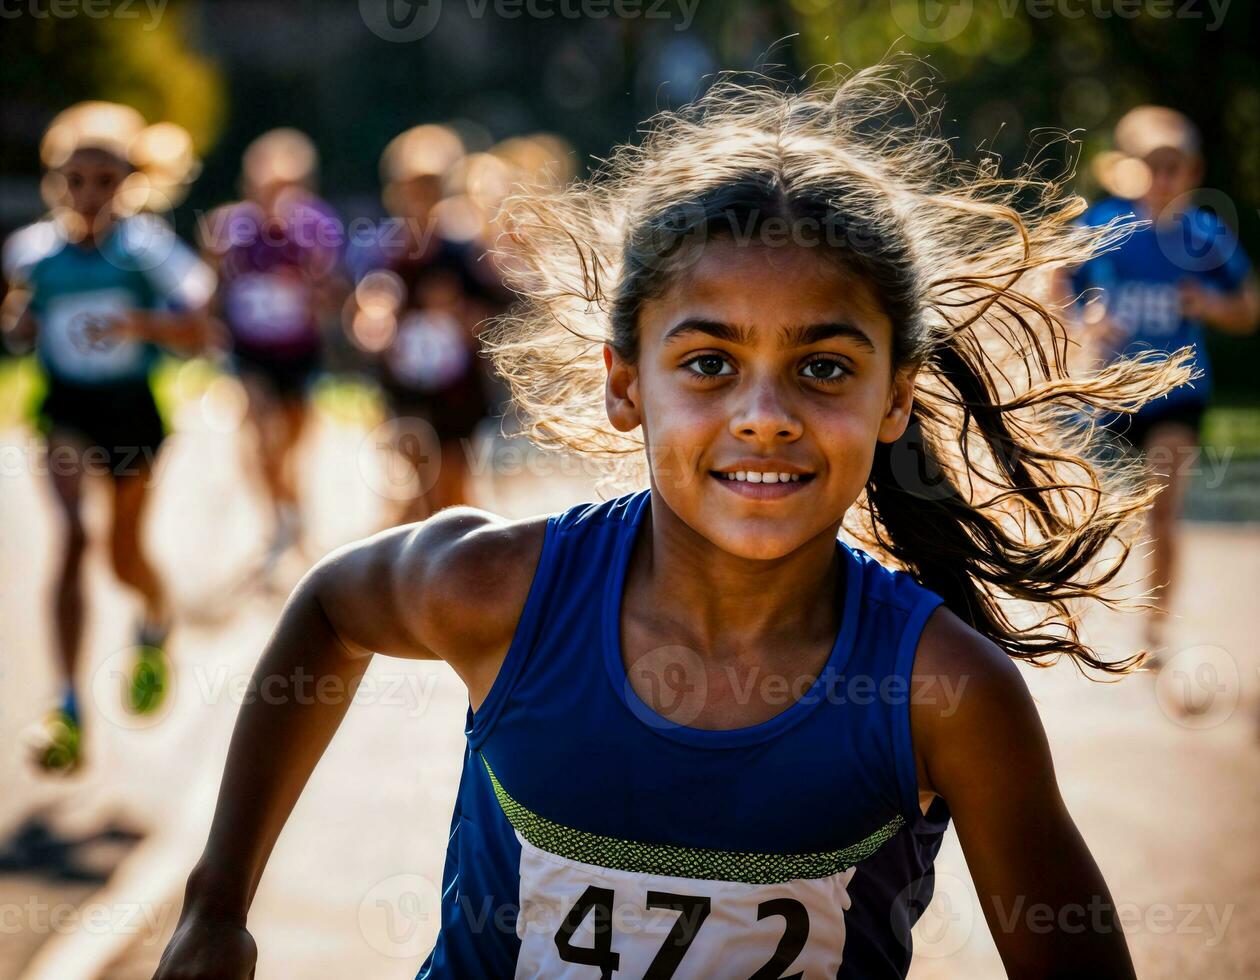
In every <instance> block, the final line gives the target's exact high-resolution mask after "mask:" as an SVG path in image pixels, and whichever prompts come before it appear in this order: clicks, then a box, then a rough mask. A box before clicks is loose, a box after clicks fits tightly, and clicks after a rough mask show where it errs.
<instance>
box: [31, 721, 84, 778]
mask: <svg viewBox="0 0 1260 980" xmlns="http://www.w3.org/2000/svg"><path fill="white" fill-rule="evenodd" d="M82 734H83V733H82V730H81V729H80V728H79V722H78V719H76V718H75V717H74V716H73V715H71V714H70V713H69V712H67V711H66V710H65V709H63V708H55V709H53V710H52V711H50V712H48V714H47V715H46V716H45V718H44V720H43V721H42V722H40V723H39V724H37V725H34V726H33V727H32V728H31V729H30V730H29V731H28V733H27V744H28V745H29V748H30V754H31V760H32V761H33V762H34V763H35V765H36V766H37V767H39V768H40V769H42V770H43V771H44V772H48V773H55V774H57V775H62V776H65V775H69V774H70V773H72V772H74V771H75V770H76V769H78V768H79V764H80V762H82V761H83V755H82V744H83V738H82Z"/></svg>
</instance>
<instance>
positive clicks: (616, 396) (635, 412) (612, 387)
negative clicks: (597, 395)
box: [604, 344, 643, 432]
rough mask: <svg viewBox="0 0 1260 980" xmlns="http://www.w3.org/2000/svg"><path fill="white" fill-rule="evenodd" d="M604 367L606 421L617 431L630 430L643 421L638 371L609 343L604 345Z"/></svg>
mask: <svg viewBox="0 0 1260 980" xmlns="http://www.w3.org/2000/svg"><path fill="white" fill-rule="evenodd" d="M604 367H605V368H607V369H608V377H607V379H606V380H605V383H604V408H605V409H606V410H607V412H608V421H610V422H611V423H612V424H613V428H615V429H616V430H617V431H618V432H631V431H633V430H634V429H637V428H638V427H639V426H640V425H641V424H642V423H643V416H642V413H641V412H640V411H639V371H638V368H637V367H635V365H634V364H632V363H631V362H629V361H627V360H626V359H625V358H623V357H622V356H621V355H620V354H618V353H617V352H616V351H615V350H613V348H612V346H611V345H610V344H605V345H604Z"/></svg>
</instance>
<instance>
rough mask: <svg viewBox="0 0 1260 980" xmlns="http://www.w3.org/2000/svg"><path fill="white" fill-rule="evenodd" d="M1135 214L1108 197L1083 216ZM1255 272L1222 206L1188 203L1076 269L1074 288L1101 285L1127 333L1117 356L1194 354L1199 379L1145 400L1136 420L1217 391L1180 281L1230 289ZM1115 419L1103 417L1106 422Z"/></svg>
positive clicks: (1199, 401)
mask: <svg viewBox="0 0 1260 980" xmlns="http://www.w3.org/2000/svg"><path fill="white" fill-rule="evenodd" d="M1136 214H1137V210H1136V208H1135V205H1134V202H1132V201H1126V200H1122V199H1120V198H1107V199H1105V200H1102V201H1099V202H1098V203H1097V204H1095V205H1093V206H1092V207H1091V208H1089V210H1087V211H1086V212H1085V213H1084V214H1083V215H1082V216H1081V219H1080V220H1081V222H1082V223H1083V224H1087V225H1095V226H1096V225H1105V224H1108V223H1110V222H1112V221H1115V220H1116V219H1118V218H1122V217H1128V218H1131V217H1133V216H1135V215H1136ZM1144 217H1148V216H1145V215H1144ZM1250 273H1251V263H1250V261H1249V260H1248V259H1247V255H1246V253H1245V252H1244V251H1243V250H1242V247H1241V246H1240V245H1239V244H1238V240H1237V239H1236V238H1235V237H1234V234H1233V232H1232V231H1231V230H1230V228H1229V226H1228V225H1227V224H1225V222H1224V221H1223V220H1222V219H1221V218H1220V216H1219V215H1217V214H1216V212H1214V211H1212V210H1209V209H1207V208H1200V207H1188V208H1186V209H1185V210H1184V211H1182V212H1181V213H1180V214H1177V215H1176V217H1175V220H1172V221H1168V222H1164V223H1159V224H1156V223H1148V224H1146V225H1143V226H1141V227H1139V228H1136V229H1134V230H1133V231H1131V232H1130V233H1129V234H1128V235H1127V236H1125V238H1124V240H1123V241H1122V242H1120V243H1119V244H1118V245H1117V246H1116V247H1115V248H1113V249H1110V250H1108V251H1106V252H1103V253H1102V254H1100V255H1097V256H1095V257H1093V258H1092V259H1090V260H1089V261H1087V262H1085V263H1084V264H1082V265H1080V266H1078V267H1077V268H1076V270H1075V271H1074V272H1073V274H1072V286H1073V289H1074V290H1075V291H1076V292H1077V293H1081V292H1084V291H1085V290H1088V289H1096V290H1100V291H1101V297H1100V298H1101V301H1102V303H1103V307H1104V309H1105V310H1106V311H1107V315H1108V316H1109V317H1110V318H1111V320H1112V322H1113V323H1115V324H1116V326H1117V327H1119V328H1120V331H1121V333H1122V334H1123V336H1122V337H1121V338H1120V340H1119V341H1118V343H1117V344H1116V346H1115V347H1114V348H1113V349H1112V350H1111V352H1110V353H1111V356H1112V357H1118V356H1120V355H1124V356H1134V355H1138V354H1142V353H1145V352H1147V351H1162V352H1167V353H1172V352H1174V351H1177V350H1180V349H1181V348H1183V347H1189V348H1190V349H1191V351H1192V352H1193V355H1194V363H1193V367H1194V369H1195V371H1196V376H1195V377H1194V379H1192V380H1191V381H1189V382H1187V383H1186V384H1184V385H1182V386H1181V387H1179V388H1176V389H1174V390H1173V391H1171V392H1170V393H1169V394H1167V395H1166V396H1164V397H1162V398H1158V399H1156V400H1155V401H1153V402H1150V403H1149V404H1147V405H1146V406H1145V407H1144V408H1143V409H1142V410H1141V411H1140V412H1139V413H1138V418H1149V417H1153V416H1155V415H1158V414H1160V413H1161V412H1164V411H1166V410H1167V409H1168V408H1169V407H1171V406H1174V405H1185V404H1191V405H1204V404H1206V403H1207V401H1208V398H1209V397H1210V395H1211V391H1212V365H1211V363H1210V362H1209V360H1208V356H1207V344H1206V341H1205V328H1204V325H1203V323H1202V322H1201V321H1199V320H1191V319H1189V318H1187V317H1184V316H1182V315H1181V302H1180V300H1179V298H1178V288H1179V286H1180V284H1181V283H1183V282H1186V281H1193V282H1197V283H1199V284H1200V285H1201V286H1203V287H1204V288H1206V289H1209V290H1214V291H1216V292H1221V293H1231V292H1234V291H1235V290H1236V289H1238V288H1239V287H1240V286H1241V285H1242V283H1243V281H1244V280H1245V279H1246V278H1247V276H1248V275H1250ZM1113 418H1114V417H1113V416H1104V422H1105V423H1106V424H1109V423H1110V421H1112V419H1113Z"/></svg>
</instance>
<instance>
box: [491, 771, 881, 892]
mask: <svg viewBox="0 0 1260 980" xmlns="http://www.w3.org/2000/svg"><path fill="white" fill-rule="evenodd" d="M481 761H482V764H483V765H485V767H486V773H487V774H488V775H489V776H490V784H491V785H492V786H493V787H494V795H495V798H496V799H497V800H498V801H499V806H501V807H502V808H503V814H504V816H506V817H507V819H508V822H509V823H510V824H511V825H512V827H513V828H514V829H515V830H516V831H517V832H519V833H520V835H521V836H522V837H524V838H525V840H527V841H529V843H530V844H532V845H533V846H534V847H537V848H538V849H539V850H541V851H546V852H547V853H549V854H555V855H557V856H559V857H563V858H568V859H569V860H570V861H580V862H581V863H583V864H593V865H595V866H596V867H601V868H610V869H615V870H617V871H631V872H635V873H637V874H649V875H666V876H669V877H674V878H698V879H703V880H706V881H739V882H743V883H745V884H749V885H771V884H778V883H780V882H784V881H793V880H795V879H797V878H826V877H828V876H829V875H833V874H837V873H839V872H841V871H844V870H845V869H847V868H851V867H853V865H855V864H857V863H858V862H859V861H862V860H865V859H866V858H868V857H870V856H871V855H872V854H874V853H875V852H876V851H877V850H879V848H880V847H881V846H882V845H883V844H884V842H885V841H887V840H888V839H889V838H891V837H892V836H893V835H894V834H896V833H897V831H898V830H900V829H901V827H902V825H903V824H904V823H905V821H904V819H903V818H902V817H901V816H896V817H893V819H891V820H889V821H888V823H886V824H884V826H882V827H880V828H879V829H878V830H876V831H875V832H874V833H872V834H870V835H869V836H867V837H865V838H863V839H862V840H860V841H858V842H857V843H856V844H850V845H849V846H848V847H842V848H840V850H838V851H817V852H813V853H806V854H757V853H753V852H749V851H719V850H715V849H713V848H707V847H680V846H678V845H676V844H643V843H640V842H638V841H629V840H620V839H618V838H616V837H605V836H604V835H603V834H593V833H591V832H590V831H586V830H576V829H574V828H573V827H566V826H564V825H563V824H559V823H556V822H555V821H554V820H548V819H547V818H546V817H543V816H539V815H538V814H537V813H534V811H533V810H530V809H528V808H527V807H525V806H522V805H521V804H520V803H518V802H517V801H516V800H514V799H513V798H512V796H511V795H510V794H509V793H508V791H507V790H505V789H504V788H503V785H502V784H501V783H500V782H499V780H498V777H497V776H495V774H494V770H493V769H491V768H490V763H489V762H487V761H486V759H485V757H484V756H483V757H482V760H481Z"/></svg>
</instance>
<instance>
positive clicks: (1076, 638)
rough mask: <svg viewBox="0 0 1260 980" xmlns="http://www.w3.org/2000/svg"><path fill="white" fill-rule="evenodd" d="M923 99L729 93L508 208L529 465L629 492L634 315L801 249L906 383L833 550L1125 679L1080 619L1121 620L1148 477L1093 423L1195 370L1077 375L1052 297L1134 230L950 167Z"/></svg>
mask: <svg viewBox="0 0 1260 980" xmlns="http://www.w3.org/2000/svg"><path fill="white" fill-rule="evenodd" d="M932 98H933V93H932V90H931V88H930V80H929V79H925V78H922V77H917V78H916V77H913V73H911V72H909V71H907V70H906V69H905V68H904V67H903V66H899V65H897V64H885V65H881V66H877V67H875V68H871V69H867V70H863V71H859V72H853V73H848V72H844V71H840V70H834V69H833V70H828V71H827V72H825V73H823V74H822V75H821V76H820V77H819V78H818V79H817V80H815V81H813V82H812V83H811V84H810V85H809V86H808V87H807V88H806V89H805V90H804V91H795V92H794V91H788V90H785V89H784V88H783V87H781V86H778V85H776V84H772V83H770V82H768V81H766V80H764V79H752V80H746V79H741V78H738V77H734V76H724V77H722V78H719V79H718V80H717V81H716V83H715V84H714V85H713V86H712V87H711V88H710V89H709V90H708V92H707V94H705V95H704V96H703V97H702V98H700V99H699V100H698V101H696V102H694V103H693V104H691V105H689V106H687V107H685V108H683V109H681V110H679V111H677V112H666V113H662V114H660V115H658V116H656V117H654V118H653V119H652V120H651V121H649V123H648V124H647V125H646V127H645V132H644V137H643V139H642V141H641V142H640V143H638V144H637V145H631V146H622V147H619V148H618V149H616V150H615V151H614V152H613V153H612V155H611V156H610V157H609V158H608V159H607V160H606V161H604V162H603V163H602V164H601V165H600V166H599V168H598V169H597V170H596V171H595V173H594V174H593V176H592V177H591V178H590V179H589V180H587V181H584V182H581V183H578V184H574V185H570V186H569V187H568V188H565V189H562V190H559V191H554V192H551V193H546V192H537V193H524V194H522V195H520V196H518V197H516V198H515V199H513V200H512V201H511V202H509V211H508V222H507V227H509V228H510V229H511V235H512V242H513V244H512V248H511V251H512V259H511V261H510V262H509V263H508V267H509V268H510V269H511V270H513V271H512V278H513V282H512V285H513V287H514V288H515V289H516V290H517V291H518V292H519V293H520V295H521V298H522V302H521V303H520V304H519V306H518V307H517V308H516V309H515V310H514V312H513V313H512V314H510V315H509V316H507V317H505V318H503V319H502V320H500V321H499V322H498V323H497V324H496V325H495V326H494V327H492V329H491V330H490V331H489V332H488V333H487V334H485V335H483V336H484V337H485V340H486V345H487V348H488V350H489V352H490V355H491V357H492V358H493V361H494V364H495V366H496V368H497V370H498V371H499V373H500V374H501V375H502V377H504V378H505V379H506V380H507V382H508V383H509V385H510V386H511V389H512V393H513V395H514V400H515V404H516V408H517V413H518V417H519V418H520V419H521V420H522V421H523V422H524V425H525V429H526V431H527V433H528V435H529V436H530V437H531V438H532V439H533V440H534V441H535V442H536V443H538V444H539V445H541V446H543V447H546V448H551V449H558V450H564V451H571V452H577V453H580V454H583V455H586V456H594V457H599V458H602V459H605V460H607V462H608V465H609V472H610V474H612V475H613V477H614V478H615V479H618V480H623V479H624V480H628V481H633V482H639V483H640V485H641V483H642V480H643V475H644V474H643V467H644V465H645V459H644V456H645V454H644V453H643V452H642V449H643V445H642V441H641V436H640V433H639V432H638V431H636V432H634V433H629V434H627V433H620V432H617V431H615V430H614V429H613V428H612V427H611V425H610V424H609V422H608V419H607V417H606V415H605V411H604V375H605V371H604V366H603V361H602V355H601V348H602V345H603V344H605V343H608V344H611V345H612V346H613V347H614V348H615V349H616V350H617V351H618V352H619V353H620V354H622V355H623V356H625V357H627V358H629V359H634V358H635V357H636V356H637V352H638V326H637V322H638V313H639V310H640V309H641V307H642V305H643V303H644V301H645V300H647V299H650V298H653V297H656V296H659V295H661V293H662V292H663V291H664V290H665V289H666V288H667V287H668V286H669V284H670V283H671V282H672V281H674V278H675V277H676V276H678V275H679V274H680V273H681V272H682V271H683V270H684V269H685V268H686V267H687V265H688V264H689V263H690V262H692V261H694V260H695V258H696V257H697V254H698V250H699V249H702V248H703V246H704V243H705V242H706V241H709V240H712V239H713V238H715V237H718V236H721V235H730V234H732V233H733V232H732V229H735V230H736V232H735V233H741V232H740V230H742V233H743V234H753V235H756V234H757V233H758V231H759V230H760V231H765V232H768V231H769V230H770V228H771V227H772V226H771V222H775V223H777V225H778V228H779V229H782V228H784V227H787V228H789V229H790V231H791V234H790V235H789V236H788V238H789V239H791V238H792V235H796V236H797V237H796V239H795V240H798V241H801V240H803V237H802V236H803V235H806V233H807V236H812V238H813V240H814V241H816V242H818V243H819V244H821V245H823V246H824V247H825V248H827V249H828V250H829V254H833V255H834V256H835V258H836V260H837V261H838V262H841V263H843V264H844V265H845V266H846V267H847V268H849V269H852V270H854V271H856V272H858V273H859V274H860V275H862V276H863V277H864V278H865V279H866V280H867V282H868V283H869V284H870V285H871V287H872V288H873V290H874V292H875V295H876V296H877V297H878V298H879V300H880V302H881V304H882V305H883V308H884V311H885V312H886V313H887V315H888V316H889V319H890V320H891V321H892V323H893V328H894V363H895V365H896V366H902V365H907V364H914V365H917V366H918V368H919V371H918V375H917V381H916V389H915V399H914V408H913V413H912V416H911V422H910V425H909V427H908V430H907V432H906V434H905V436H904V437H903V438H901V439H900V440H898V441H897V442H895V443H891V444H880V445H879V446H878V447H877V450H876V453H875V460H874V464H873V466H872V469H871V473H870V476H869V478H868V480H867V482H866V486H865V489H864V491H863V493H862V495H861V496H860V497H859V499H858V501H857V502H856V504H855V506H853V507H852V508H850V510H849V512H848V514H847V515H846V518H845V524H844V530H845V531H846V532H847V533H848V534H849V535H850V536H851V537H852V538H853V539H855V540H856V541H857V542H858V543H860V544H861V545H863V546H864V547H866V548H867V549H868V550H870V551H872V552H873V553H875V554H877V555H878V556H880V557H881V558H883V559H884V560H886V561H888V562H890V563H891V564H894V565H897V566H900V567H902V568H904V569H906V570H907V571H909V572H910V573H911V574H913V575H914V577H915V578H916V579H917V580H918V581H919V582H921V583H922V584H923V585H924V586H926V587H927V588H929V589H932V590H933V591H935V592H937V593H938V594H939V595H940V596H942V598H943V599H944V600H945V602H946V604H947V606H948V607H949V608H950V609H951V610H953V612H955V613H956V614H957V615H958V616H959V617H961V618H962V619H963V620H964V621H965V622H967V623H968V624H970V625H971V626H972V627H974V628H975V629H976V630H978V631H979V632H981V633H982V634H984V635H985V636H988V637H989V638H991V639H992V640H994V641H995V642H997V643H998V644H999V645H1001V646H1002V647H1003V648H1004V649H1005V650H1006V651H1007V652H1008V653H1009V654H1010V655H1011V656H1013V657H1016V658H1019V659H1022V660H1028V661H1031V662H1033V663H1036V664H1039V665H1044V664H1048V663H1050V662H1053V661H1054V660H1055V659H1057V657H1058V656H1060V655H1068V656H1070V657H1072V658H1073V659H1074V660H1075V661H1076V662H1077V664H1078V665H1079V666H1082V667H1084V666H1086V665H1088V666H1089V667H1092V668H1096V669H1098V670H1101V671H1105V672H1108V673H1122V672H1124V671H1127V670H1130V669H1132V668H1133V667H1135V666H1136V665H1137V664H1139V663H1140V661H1141V654H1137V655H1134V656H1132V657H1129V658H1127V659H1124V660H1120V661H1108V660H1103V659H1100V658H1099V657H1097V656H1096V655H1095V654H1094V652H1093V651H1091V650H1090V649H1089V648H1088V647H1087V646H1086V645H1085V644H1084V643H1083V642H1082V640H1081V637H1080V634H1079V629H1078V616H1077V612H1078V611H1079V610H1078V609H1077V608H1076V607H1077V604H1078V601H1079V600H1097V601H1100V602H1102V603H1104V604H1110V605H1120V604H1122V601H1123V600H1121V599H1120V598H1119V597H1118V596H1117V595H1116V591H1117V590H1116V589H1115V588H1114V586H1115V585H1116V582H1115V579H1116V576H1117V573H1118V572H1119V570H1120V568H1121V565H1122V564H1123V562H1124V559H1125V558H1126V557H1127V555H1128V553H1129V550H1130V548H1131V547H1132V544H1133V535H1132V534H1131V533H1130V532H1131V531H1132V530H1134V529H1135V528H1136V527H1138V526H1140V525H1139V524H1138V519H1140V518H1141V516H1142V515H1143V513H1144V511H1145V510H1146V509H1147V508H1148V507H1149V505H1150V503H1151V501H1152V499H1153V496H1154V494H1155V492H1156V491H1155V490H1154V489H1153V488H1151V487H1149V486H1147V485H1146V483H1145V481H1144V480H1143V479H1142V474H1141V464H1140V461H1138V460H1136V459H1133V458H1129V457H1115V456H1114V455H1113V456H1111V457H1109V458H1104V456H1103V454H1102V453H1101V452H1100V451H1099V450H1098V446H1099V440H1098V438H1097V433H1096V431H1095V430H1096V424H1097V419H1098V418H1099V417H1100V416H1101V415H1102V414H1104V413H1108V412H1121V413H1125V412H1133V411H1136V410H1137V409H1138V408H1140V407H1141V406H1142V405H1143V404H1145V403H1146V402H1147V401H1149V400H1150V399H1152V398H1156V397H1158V396H1160V395H1163V394H1165V393H1167V392H1168V391H1170V390H1172V389H1173V388H1175V387H1177V386H1178V385H1180V384H1183V383H1184V382H1185V381H1186V380H1188V379H1189V377H1190V374H1191V369H1190V367H1189V366H1188V363H1189V362H1188V358H1187V357H1186V356H1185V354H1184V352H1183V353H1182V354H1178V355H1173V356H1172V357H1167V356H1162V355H1160V356H1156V355H1150V356H1145V357H1142V358H1133V359H1121V360H1116V361H1113V362H1112V363H1110V364H1108V365H1104V366H1101V367H1100V366H1096V365H1081V364H1079V363H1076V362H1077V361H1079V360H1080V358H1079V357H1076V356H1075V352H1074V351H1073V350H1072V348H1073V347H1074V346H1075V345H1074V344H1073V343H1072V341H1071V339H1070V333H1069V330H1068V328H1067V327H1066V325H1065V321H1066V320H1067V319H1068V318H1067V317H1066V315H1065V309H1064V308H1063V305H1062V304H1060V303H1056V302H1055V301H1054V300H1053V299H1052V298H1051V297H1052V295H1054V291H1053V290H1052V289H1051V286H1050V284H1051V281H1052V279H1053V278H1054V276H1055V275H1056V274H1057V273H1058V272H1059V270H1062V269H1064V268H1066V267H1070V266H1072V265H1075V264H1077V263H1080V262H1082V261H1084V260H1086V259H1088V258H1089V257H1090V256H1092V255H1095V254H1097V253H1098V252H1100V251H1103V250H1106V249H1108V248H1111V247H1113V246H1115V245H1116V244H1117V243H1118V242H1120V241H1121V240H1122V239H1123V237H1124V235H1125V234H1126V233H1127V232H1128V231H1129V230H1130V228H1131V226H1130V225H1126V224H1125V223H1124V222H1114V223H1112V224H1110V225H1107V226H1105V227H1102V228H1089V227H1084V226H1082V225H1080V224H1079V223H1077V222H1075V221H1074V219H1075V218H1076V217H1078V216H1079V215H1080V214H1081V212H1082V211H1083V210H1084V202H1083V201H1081V199H1080V198H1078V197H1074V196H1071V195H1070V194H1067V193H1066V192H1065V191H1064V178H1063V175H1062V174H1061V173H1060V175H1059V177H1058V178H1057V179H1056V178H1055V177H1053V176H1051V177H1047V176H1043V172H1044V171H1045V170H1046V166H1045V164H1044V161H1043V160H1038V159H1037V158H1033V159H1032V160H1030V161H1028V162H1026V163H1025V164H1024V165H1023V166H1022V167H1021V168H1020V169H1019V172H1018V173H1017V174H1016V175H1015V176H1013V177H1003V176H1000V175H999V174H998V172H997V167H996V166H995V165H993V164H994V162H993V161H991V160H989V161H983V162H982V163H981V164H979V165H971V164H967V163H966V162H963V161H960V160H958V159H957V158H956V157H955V156H954V154H953V152H952V150H951V147H950V146H949V144H948V143H947V142H946V141H945V140H944V139H942V138H941V137H940V135H939V133H938V130H937V126H936V117H937V114H938V110H937V109H935V108H933V102H932ZM1060 170H1062V168H1060ZM784 223H786V224H784ZM768 237H769V236H768V235H763V236H762V240H763V241H764V240H768ZM1069 355H1072V356H1071V357H1070V356H1069ZM1070 361H1071V362H1072V364H1071V370H1069V362H1070Z"/></svg>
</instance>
